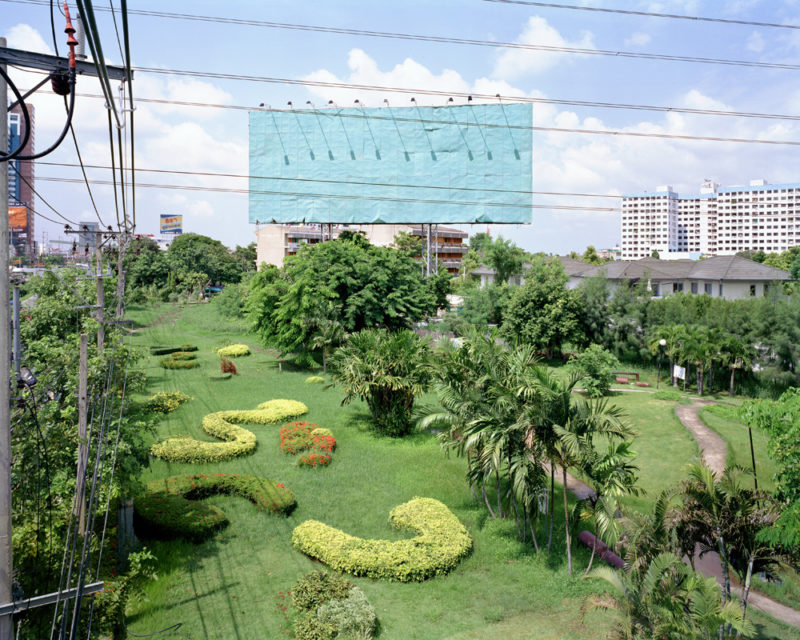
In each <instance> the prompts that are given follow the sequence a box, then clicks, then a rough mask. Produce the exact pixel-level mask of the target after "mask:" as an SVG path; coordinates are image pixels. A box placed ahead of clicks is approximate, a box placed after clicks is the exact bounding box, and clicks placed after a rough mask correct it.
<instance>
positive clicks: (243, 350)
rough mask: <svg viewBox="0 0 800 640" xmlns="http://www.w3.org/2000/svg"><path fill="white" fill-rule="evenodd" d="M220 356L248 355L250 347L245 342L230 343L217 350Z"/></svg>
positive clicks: (239, 356) (237, 356)
mask: <svg viewBox="0 0 800 640" xmlns="http://www.w3.org/2000/svg"><path fill="white" fill-rule="evenodd" d="M217 355H219V357H220V358H241V357H242V356H249V355H250V347H248V346H247V345H246V344H230V345H228V346H227V347H221V348H220V349H218V350H217Z"/></svg>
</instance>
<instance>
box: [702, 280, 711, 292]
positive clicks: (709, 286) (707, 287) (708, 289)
mask: <svg viewBox="0 0 800 640" xmlns="http://www.w3.org/2000/svg"><path fill="white" fill-rule="evenodd" d="M703 288H704V290H705V292H706V293H707V294H708V295H711V283H710V282H706V283H705V284H704V285H703Z"/></svg>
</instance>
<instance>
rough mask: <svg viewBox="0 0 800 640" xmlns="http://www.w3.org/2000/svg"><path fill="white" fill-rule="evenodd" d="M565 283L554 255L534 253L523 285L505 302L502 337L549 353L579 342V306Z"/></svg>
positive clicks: (562, 268)
mask: <svg viewBox="0 0 800 640" xmlns="http://www.w3.org/2000/svg"><path fill="white" fill-rule="evenodd" d="M566 283H567V274H566V272H565V271H564V267H562V266H561V263H560V262H559V261H558V259H557V258H544V257H542V256H537V257H536V259H535V260H534V261H533V264H532V266H531V268H530V270H528V272H527V273H526V274H525V284H524V285H522V286H521V287H519V288H518V289H516V290H515V291H514V293H513V294H512V295H511V299H510V300H509V302H508V306H507V307H506V312H505V317H504V319H503V326H502V334H503V336H504V337H505V338H506V339H507V340H509V341H511V342H514V343H525V344H530V345H532V346H533V347H534V348H535V349H537V350H542V351H545V352H546V353H547V355H548V356H553V355H556V354H557V353H560V351H561V347H562V345H563V344H564V343H565V342H569V341H580V339H581V333H580V305H579V302H578V297H577V295H576V294H575V292H574V291H570V290H568V289H566V287H565V285H566Z"/></svg>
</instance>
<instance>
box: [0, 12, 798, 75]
mask: <svg viewBox="0 0 800 640" xmlns="http://www.w3.org/2000/svg"><path fill="white" fill-rule="evenodd" d="M2 1H3V2H21V3H23V4H43V3H44V2H45V0H2ZM80 1H81V0H78V2H79V3H80ZM98 11H109V9H105V8H103V7H99V8H98ZM128 13H130V14H131V15H139V16H146V17H154V18H169V19H176V20H192V21H196V22H212V23H214V24H234V25H241V26H248V27H261V28H265V29H281V30H290V31H309V32H314V33H331V34H337V35H348V36H363V37H368V38H387V39H394V40H414V41H419V42H436V43H443V44H458V45H469V46H478V47H490V48H495V49H521V50H527V51H547V52H552V53H572V54H579V55H593V56H610V57H614V58H639V59H644V60H665V61H669V62H691V63H697V64H719V65H726V66H737V67H758V68H766V69H787V70H793V71H797V70H800V65H796V64H786V63H781V62H760V61H757V60H731V59H726V58H705V57H697V56H680V55H669V54H663V53H644V52H637V51H614V50H609V49H589V48H585V47H559V46H553V45H540V44H527V43H521V42H496V41H492V40H476V39H471V38H455V37H450V36H431V35H423V34H416V33H399V32H392V31H373V30H368V29H348V28H343V27H325V26H320V25H310V24H295V23H289V22H270V21H266V20H251V19H246V18H230V17H227V16H204V15H196V14H188V13H173V12H167V11H149V10H144V9H128Z"/></svg>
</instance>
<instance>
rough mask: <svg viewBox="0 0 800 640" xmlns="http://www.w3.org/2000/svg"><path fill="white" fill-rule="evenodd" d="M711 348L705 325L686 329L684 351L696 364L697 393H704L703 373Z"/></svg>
mask: <svg viewBox="0 0 800 640" xmlns="http://www.w3.org/2000/svg"><path fill="white" fill-rule="evenodd" d="M710 350H711V346H710V342H709V340H708V332H707V330H706V329H705V327H698V326H691V327H688V328H687V330H686V334H685V338H684V342H683V348H682V353H683V356H684V357H685V358H686V360H687V361H688V362H690V363H691V364H693V365H694V367H695V375H696V380H697V395H699V396H702V395H703V386H704V385H703V373H704V371H705V365H706V363H707V362H708V360H709V352H710Z"/></svg>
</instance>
